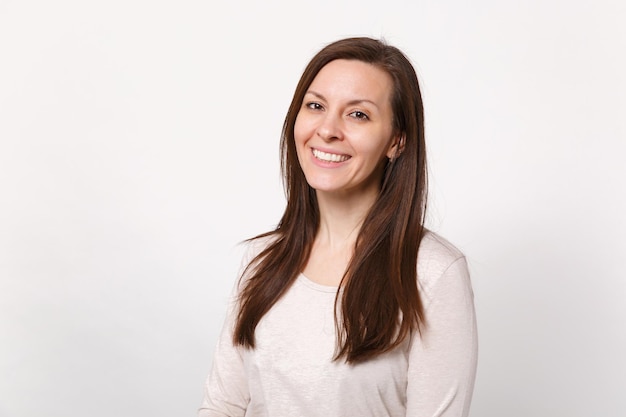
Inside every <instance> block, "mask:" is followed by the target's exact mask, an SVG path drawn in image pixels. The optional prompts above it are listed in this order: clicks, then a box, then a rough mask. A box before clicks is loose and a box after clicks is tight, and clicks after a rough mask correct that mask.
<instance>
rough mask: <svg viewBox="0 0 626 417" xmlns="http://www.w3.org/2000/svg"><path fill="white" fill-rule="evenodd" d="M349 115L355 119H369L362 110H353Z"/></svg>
mask: <svg viewBox="0 0 626 417" xmlns="http://www.w3.org/2000/svg"><path fill="white" fill-rule="evenodd" d="M350 116H352V117H354V118H355V119H359V120H367V119H369V116H368V115H367V114H365V113H363V112H362V111H359V110H355V111H353V112H352V113H350Z"/></svg>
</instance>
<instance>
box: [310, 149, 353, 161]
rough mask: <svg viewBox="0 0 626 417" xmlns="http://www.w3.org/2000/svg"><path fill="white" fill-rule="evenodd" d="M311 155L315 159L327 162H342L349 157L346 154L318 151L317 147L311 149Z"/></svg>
mask: <svg viewBox="0 0 626 417" xmlns="http://www.w3.org/2000/svg"><path fill="white" fill-rule="evenodd" d="M313 155H314V156H315V157H316V158H317V159H321V160H322V161H327V162H343V161H346V160H347V159H348V158H350V157H349V156H348V155H337V154H335V153H327V152H322V151H318V150H317V149H313Z"/></svg>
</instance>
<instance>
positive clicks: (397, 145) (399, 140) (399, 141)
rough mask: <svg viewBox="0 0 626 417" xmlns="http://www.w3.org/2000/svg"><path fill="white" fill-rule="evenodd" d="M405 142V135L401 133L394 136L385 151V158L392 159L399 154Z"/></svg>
mask: <svg viewBox="0 0 626 417" xmlns="http://www.w3.org/2000/svg"><path fill="white" fill-rule="evenodd" d="M405 144H406V136H405V135H404V133H403V134H401V135H399V136H397V137H396V139H395V140H394V141H393V144H392V145H391V147H390V148H389V150H388V151H387V158H389V159H390V160H392V161H393V160H394V159H396V158H398V157H399V156H400V154H401V153H402V152H403V151H404V146H405Z"/></svg>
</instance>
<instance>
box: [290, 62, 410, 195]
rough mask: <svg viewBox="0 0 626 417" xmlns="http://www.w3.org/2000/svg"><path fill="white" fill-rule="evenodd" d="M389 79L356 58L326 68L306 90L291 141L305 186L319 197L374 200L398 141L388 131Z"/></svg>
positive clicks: (389, 109) (389, 114) (392, 131)
mask: <svg viewBox="0 0 626 417" xmlns="http://www.w3.org/2000/svg"><path fill="white" fill-rule="evenodd" d="M392 91H393V81H392V79H391V77H390V76H389V74H387V73H386V72H385V71H383V70H381V69H380V68H378V67H376V66H374V65H371V64H368V63H365V62H362V61H356V60H343V59H339V60H335V61H331V62H330V63H328V64H326V66H324V67H323V68H322V69H321V70H320V72H319V73H318V74H317V76H316V77H315V79H314V80H313V82H312V83H311V86H310V87H309V89H308V90H307V92H306V94H305V96H304V100H303V101H302V106H301V108H300V111H299V112H298V116H297V118H296V123H295V127H294V137H295V144H296V150H297V153H298V160H299V161H300V165H301V166H302V170H303V171H304V175H305V176H306V179H307V182H308V183H309V185H310V186H311V187H313V188H314V189H315V190H317V192H318V195H319V193H332V194H333V195H337V196H342V195H343V196H357V197H358V196H360V195H363V196H375V195H377V194H378V192H379V191H380V184H381V180H382V175H383V170H384V166H385V163H386V161H387V158H389V157H391V156H392V155H393V154H394V152H395V150H396V149H395V144H396V143H397V141H398V137H397V135H394V129H393V123H392V120H393V111H392V108H391V95H392Z"/></svg>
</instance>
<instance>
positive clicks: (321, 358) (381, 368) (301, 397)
mask: <svg viewBox="0 0 626 417" xmlns="http://www.w3.org/2000/svg"><path fill="white" fill-rule="evenodd" d="M417 271H418V280H419V286H420V291H421V296H422V300H423V301H424V305H425V312H426V320H427V326H428V327H427V329H426V331H425V332H423V334H422V336H421V337H420V335H419V334H417V333H416V334H414V335H412V337H411V338H409V339H406V340H405V341H404V342H403V343H402V344H401V345H400V346H399V347H398V348H396V349H394V350H393V351H391V352H388V353H386V354H383V355H381V356H379V357H377V358H376V359H374V360H370V361H367V362H365V363H362V364H358V365H347V364H345V363H344V362H341V361H335V362H333V361H332V356H333V353H334V351H335V343H336V335H335V323H334V314H333V311H334V301H335V294H336V292H337V288H335V287H327V286H322V285H319V284H316V283H314V282H312V281H310V280H309V279H307V278H306V277H304V276H303V275H301V276H299V277H298V279H297V281H296V282H295V283H294V285H293V286H292V287H291V288H290V289H289V291H288V292H287V293H286V294H285V295H284V296H283V297H282V298H281V299H280V300H279V301H278V302H277V303H276V304H275V305H274V306H273V307H272V308H271V310H270V311H269V312H268V313H267V314H266V315H265V316H264V317H263V319H262V320H261V322H260V323H259V325H258V327H257V329H256V341H257V347H256V348H255V349H253V350H248V349H242V348H240V347H234V346H233V344H232V342H231V340H232V327H233V314H232V312H233V307H232V306H231V309H230V311H229V314H228V318H227V320H226V323H225V325H224V328H223V331H222V334H221V336H220V339H219V342H218V345H217V347H216V350H215V355H214V359H213V366H212V369H211V372H210V374H209V377H208V379H207V383H206V390H205V396H204V400H203V403H202V406H201V408H200V410H199V414H198V415H199V417H213V416H220V417H222V416H229V417H235V416H246V417H261V416H263V417H283V416H284V417H299V416H302V417H317V416H319V417H340V416H341V417H345V416H359V417H367V416H372V417H384V416H394V417H395V416H411V417H435V416H437V417H462V416H467V415H468V413H469V407H470V402H471V399H472V392H473V388H474V379H475V375H476V361H477V351H478V344H477V333H476V319H475V313H474V303H473V299H474V297H473V292H472V287H471V283H470V278H469V274H468V269H467V264H466V261H465V257H464V256H463V254H462V253H461V252H459V251H458V250H457V249H456V248H455V247H454V246H452V245H451V244H450V243H449V242H447V241H446V240H444V239H443V238H441V237H439V236H437V235H436V234H434V233H427V234H426V235H425V237H424V239H423V241H422V243H421V245H420V251H419V255H418V264H417Z"/></svg>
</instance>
